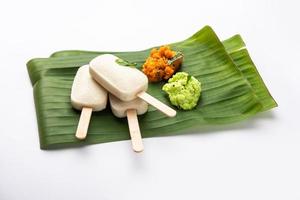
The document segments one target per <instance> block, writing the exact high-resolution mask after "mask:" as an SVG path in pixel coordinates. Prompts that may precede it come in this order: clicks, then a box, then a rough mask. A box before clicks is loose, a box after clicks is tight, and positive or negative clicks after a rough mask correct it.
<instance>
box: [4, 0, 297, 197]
mask: <svg viewBox="0 0 300 200" xmlns="http://www.w3.org/2000/svg"><path fill="white" fill-rule="evenodd" d="M298 2H299V1H297V0H295V1H286V0H284V1H278V0H277V1H275V0H274V1H271V0H269V1H261V0H257V1H254V0H252V1H248V2H246V1H245V2H244V1H233V0H227V1H214V0H207V1H189V0H185V1H178V2H176V1H169V2H167V1H155V0H153V1H148V2H147V1H141V0H130V1H119V2H118V1H107V2H105V1H100V0H94V1H80V3H79V2H77V1H54V0H52V1H40V0H36V1H34V0H26V1H21V0H20V1H16V0H9V1H5V2H4V1H1V3H0V22H1V23H0V27H1V28H0V56H1V64H0V68H1V71H0V86H1V98H0V104H1V105H2V108H1V111H0V200H19V199H25V200H27V199H28V200H41V199H43V200H48V199H49V200H50V199H51V200H52V199H56V200H60V199H62V200H64V199H72V200H76V199H101V200H115V199H130V200H135V199H146V200H148V199H149V200H150V199H151V200H152V199H174V200H175V199H197V200H198V199H205V200H211V199H214V200H220V199H230V200H241V199H242V200H248V199H249V200H253V199H255V200H260V199H261V200H266V199H272V200H279V199H288V200H294V199H300V131H299V115H300V109H299V102H300V94H299V93H300V92H299V91H300V89H299V88H300V80H299V79H300V75H299V73H300V66H299V58H300V39H299V38H300V28H299V20H300V14H299V13H300V12H299V9H300V6H299V3H298ZM206 24H209V25H211V26H212V27H213V28H214V30H215V31H216V32H217V34H218V35H219V36H220V38H221V39H225V38H227V37H230V36H232V35H233V34H236V33H240V34H241V35H242V36H243V38H244V39H245V41H246V44H247V48H248V49H249V51H250V53H251V56H252V58H253V60H254V61H255V63H256V64H257V67H258V69H259V72H260V73H261V75H262V77H263V78H264V80H265V82H266V84H267V86H268V88H269V89H270V91H271V93H272V95H273V96H274V98H275V99H276V101H277V102H278V104H279V107H278V108H276V109H274V110H273V111H271V112H266V113H263V114H259V115H257V116H256V117H254V118H252V119H250V120H247V121H244V122H241V123H238V124H233V125H229V126H224V127H216V128H213V129H208V130H207V129H206V130H201V131H200V132H201V133H199V134H190V135H184V136H173V137H164V138H151V139H145V140H144V145H145V151H144V153H142V154H135V153H133V152H132V151H131V148H130V147H131V146H130V142H129V141H123V142H114V143H107V144H98V145H91V146H86V147H83V148H73V149H67V150H55V151H42V150H40V149H39V142H38V131H37V123H36V116H35V109H34V103H33V95H32V87H31V84H30V81H29V78H28V74H27V70H26V66H25V64H26V62H27V61H28V60H29V59H31V58H33V57H47V56H49V55H50V54H51V53H52V52H54V51H58V50H65V49H82V50H110V51H113V50H115V51H121V50H126V51H127V50H140V49H145V48H148V47H151V46H155V45H160V44H165V43H170V42H174V41H180V40H183V39H185V38H187V37H189V36H191V35H192V34H193V33H195V32H196V31H198V30H199V29H200V28H202V27H203V26H204V25H206Z"/></svg>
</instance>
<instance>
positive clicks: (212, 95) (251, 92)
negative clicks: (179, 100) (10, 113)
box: [27, 26, 277, 149]
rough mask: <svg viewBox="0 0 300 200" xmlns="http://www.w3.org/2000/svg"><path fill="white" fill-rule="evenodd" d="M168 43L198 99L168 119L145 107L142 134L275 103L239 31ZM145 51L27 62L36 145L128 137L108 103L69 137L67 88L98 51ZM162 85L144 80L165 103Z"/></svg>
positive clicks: (226, 119) (72, 119)
mask: <svg viewBox="0 0 300 200" xmlns="http://www.w3.org/2000/svg"><path fill="white" fill-rule="evenodd" d="M170 45H171V47H172V48H173V49H175V50H178V51H181V52H183V54H184V56H185V59H184V63H183V65H182V67H181V71H186V72H188V73H189V74H191V75H193V76H195V77H196V78H197V79H199V80H200V81H201V83H202V88H203V92H202V94H201V99H200V103H199V105H198V106H197V107H196V109H194V110H192V111H182V110H178V112H177V116H176V117H175V118H168V117H166V116H164V115H163V114H162V113H160V112H159V111H157V110H156V109H155V108H153V107H151V106H150V107H149V111H148V112H147V113H146V114H145V115H142V116H139V123H140V128H141V132H142V136H143V137H154V136H166V135H174V134H181V133H186V132H187V130H190V129H195V128H199V129H201V126H203V125H207V124H210V125H216V124H224V123H225V124H226V123H232V122H237V121H241V120H244V119H247V118H249V117H251V116H253V115H255V114H256V113H258V112H261V111H266V110H269V109H271V108H274V107H276V106H277V104H276V102H275V101H274V99H273V98H272V96H271V95H270V93H269V92H268V90H267V88H266V86H265V84H264V82H263V80H262V79H261V77H260V75H259V73H258V71H257V69H256V67H255V65H254V64H253V62H252V60H251V58H250V56H249V54H248V52H247V50H246V47H245V44H244V42H243V40H242V38H241V37H240V36H239V35H236V36H233V37H232V38H229V39H228V40H225V41H223V43H222V42H221V41H220V40H219V39H218V37H217V36H216V34H215V33H214V31H213V30H212V29H211V28H210V27H209V26H206V27H204V28H203V29H201V30H200V31H198V32H197V33H196V34H194V35H193V36H192V37H190V38H188V39H187V40H184V41H182V42H178V43H173V44H170ZM150 50H151V49H147V50H144V51H136V52H89V51H60V52H56V53H54V54H52V55H51V57H50V58H36V59H32V60H30V61H29V62H28V63H27V67H28V72H29V76H30V79H31V82H32V84H33V89H34V99H35V105H36V113H37V120H38V127H39V138H40V147H41V148H42V149H52V148H63V147H70V146H78V145H84V144H92V143H104V142H112V141H119V140H126V139H129V133H128V126H127V120H126V119H119V118H116V117H114V116H113V115H112V113H111V111H110V108H109V107H108V108H107V109H106V110H104V111H101V112H95V113H93V115H92V119H91V123H90V127H89V131H88V137H87V138H86V140H84V141H79V140H77V139H76V138H75V136H74V135H75V131H76V128H77V123H78V120H79V116H80V112H78V111H75V110H74V109H73V108H72V107H71V104H70V88H71V85H72V82H73V78H74V75H75V74H76V71H77V69H78V67H80V66H81V65H84V64H87V63H89V61H90V60H91V59H93V58H94V57H95V56H97V55H100V54H103V53H114V54H115V55H117V56H119V57H121V58H123V59H126V60H129V61H131V62H136V63H137V64H138V66H142V64H143V63H144V61H145V59H146V58H147V57H148V55H149V52H150ZM162 85H163V83H155V84H149V89H148V93H150V94H151V95H153V96H154V97H156V98H158V99H159V100H161V101H162V102H164V103H166V104H169V105H170V103H169V101H168V99H167V96H166V95H165V94H164V93H163V92H162V90H161V87H162Z"/></svg>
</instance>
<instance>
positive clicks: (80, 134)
mask: <svg viewBox="0 0 300 200" xmlns="http://www.w3.org/2000/svg"><path fill="white" fill-rule="evenodd" d="M92 111H93V109H92V108H87V107H83V108H82V110H81V115H80V119H79V122H78V126H77V130H76V135H75V136H76V138H78V139H80V140H83V139H85V138H86V135H87V131H88V128H89V124H90V119H91V115H92Z"/></svg>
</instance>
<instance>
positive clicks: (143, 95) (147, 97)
mask: <svg viewBox="0 0 300 200" xmlns="http://www.w3.org/2000/svg"><path fill="white" fill-rule="evenodd" d="M137 96H138V97H139V98H141V99H143V100H144V101H146V102H147V103H149V104H150V105H152V106H154V107H155V108H157V109H158V110H160V111H161V112H163V113H164V114H166V115H167V116H169V117H175V116H176V111H175V110H174V109H172V108H170V107H169V106H167V105H166V104H164V103H162V102H161V101H159V100H158V99H156V98H154V97H153V96H151V95H150V94H148V93H146V92H141V93H139V94H138V95H137Z"/></svg>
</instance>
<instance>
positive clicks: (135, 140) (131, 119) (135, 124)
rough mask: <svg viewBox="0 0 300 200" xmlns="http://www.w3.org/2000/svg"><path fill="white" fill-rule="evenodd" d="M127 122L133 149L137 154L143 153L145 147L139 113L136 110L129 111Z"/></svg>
mask: <svg viewBox="0 0 300 200" xmlns="http://www.w3.org/2000/svg"><path fill="white" fill-rule="evenodd" d="M127 120H128V127H129V132H130V137H131V143H132V149H133V150H134V151H135V152H142V151H143V150H144V145H143V141H142V136H141V131H140V127H139V121H138V118H137V112H136V110H135V109H128V110H127Z"/></svg>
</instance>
